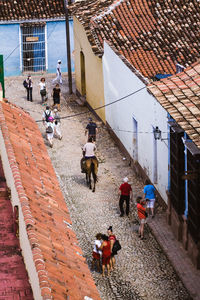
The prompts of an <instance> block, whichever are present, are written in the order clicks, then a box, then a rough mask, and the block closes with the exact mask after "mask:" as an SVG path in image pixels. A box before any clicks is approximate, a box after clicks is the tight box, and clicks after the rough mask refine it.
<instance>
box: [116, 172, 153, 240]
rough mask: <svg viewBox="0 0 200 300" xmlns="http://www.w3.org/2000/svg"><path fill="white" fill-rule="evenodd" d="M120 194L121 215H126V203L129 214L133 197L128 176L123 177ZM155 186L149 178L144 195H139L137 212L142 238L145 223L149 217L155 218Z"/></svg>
mask: <svg viewBox="0 0 200 300" xmlns="http://www.w3.org/2000/svg"><path fill="white" fill-rule="evenodd" d="M118 194H119V195H120V198H119V208H120V212H121V214H120V217H123V216H124V203H125V204H126V215H127V216H128V215H129V207H130V200H131V199H132V198H133V193H132V188H131V185H130V184H129V183H128V178H127V177H125V178H124V179H123V183H122V184H121V185H120V187H119V192H118ZM155 201H156V197H155V187H154V186H153V185H152V184H151V183H150V181H149V180H146V181H145V187H144V197H141V196H138V197H137V199H136V202H137V213H138V218H139V221H140V226H139V231H138V235H139V237H140V238H141V239H144V224H145V223H146V221H147V217H148V216H150V215H151V217H152V218H154V216H155V215H154V206H155Z"/></svg>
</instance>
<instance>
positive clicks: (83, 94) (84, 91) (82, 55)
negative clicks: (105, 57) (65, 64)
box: [80, 51, 86, 96]
mask: <svg viewBox="0 0 200 300" xmlns="http://www.w3.org/2000/svg"><path fill="white" fill-rule="evenodd" d="M80 62H81V95H82V96H85V95H86V82H85V56H84V54H83V52H82V51H81V52H80Z"/></svg>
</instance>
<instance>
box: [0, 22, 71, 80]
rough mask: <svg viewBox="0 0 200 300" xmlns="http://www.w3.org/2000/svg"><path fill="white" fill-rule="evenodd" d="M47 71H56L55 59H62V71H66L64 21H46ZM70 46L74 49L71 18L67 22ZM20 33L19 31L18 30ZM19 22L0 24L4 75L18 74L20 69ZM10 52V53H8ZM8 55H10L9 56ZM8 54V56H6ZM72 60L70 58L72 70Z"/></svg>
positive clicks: (0, 52)
mask: <svg viewBox="0 0 200 300" xmlns="http://www.w3.org/2000/svg"><path fill="white" fill-rule="evenodd" d="M46 27H47V28H46V29H47V30H46V32H47V36H46V40H47V60H48V64H47V65H48V70H47V72H48V73H56V66H57V60H58V59H61V60H62V71H63V72H67V51H66V31H65V21H64V20H63V21H50V22H47V23H46ZM69 28H70V47H71V52H73V50H74V39H73V20H70V22H69ZM20 33H21V32H20ZM20 33H19V24H8V25H4V24H0V41H1V42H0V54H3V56H4V61H5V63H4V75H5V76H6V77H7V76H18V75H21V70H20V39H19V34H20ZM12 51H13V53H12ZM11 53H12V54H11ZM10 54H11V55H10ZM9 55H10V56H9ZM8 56H9V57H8ZM73 71H74V62H73V59H72V72H73Z"/></svg>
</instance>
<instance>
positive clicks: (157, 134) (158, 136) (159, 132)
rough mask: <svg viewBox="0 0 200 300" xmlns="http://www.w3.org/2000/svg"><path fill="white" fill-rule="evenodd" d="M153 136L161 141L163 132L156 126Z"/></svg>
mask: <svg viewBox="0 0 200 300" xmlns="http://www.w3.org/2000/svg"><path fill="white" fill-rule="evenodd" d="M153 134H154V139H155V140H160V139H161V130H160V129H159V128H158V126H156V128H155V129H154V131H153Z"/></svg>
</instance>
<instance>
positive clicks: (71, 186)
mask: <svg viewBox="0 0 200 300" xmlns="http://www.w3.org/2000/svg"><path fill="white" fill-rule="evenodd" d="M54 77H55V75H48V76H46V81H47V87H48V88H49V91H50V90H51V89H52V85H51V81H52V78H54ZM23 80H24V78H23V77H10V78H8V79H6V82H5V83H6V97H7V98H8V100H9V101H10V102H12V103H15V104H16V105H18V106H20V107H23V108H24V109H25V110H26V111H28V112H29V113H30V114H31V115H32V117H33V118H34V119H35V120H41V118H42V111H43V107H42V106H41V104H40V95H39V86H38V84H39V80H40V77H39V76H34V77H33V82H34V85H33V102H32V103H30V102H27V101H26V91H25V89H24V87H23V85H22V82H23ZM66 85H67V81H66V79H65V78H64V84H63V87H62V94H63V99H61V113H60V115H61V117H63V116H69V115H73V114H76V113H80V112H84V111H85V112H87V111H88V110H87V108H86V107H80V106H79V105H78V104H77V103H76V101H75V95H72V96H70V97H67V96H66V95H67V90H66ZM74 90H75V89H74ZM49 96H50V92H49ZM49 104H52V99H51V98H50V97H49ZM91 115H92V114H91V113H86V114H84V115H79V116H76V117H72V118H68V119H63V120H61V129H62V133H63V139H62V140H61V141H60V140H58V139H55V140H54V146H53V148H50V147H49V146H48V144H47V142H46V140H45V143H46V145H47V148H48V153H49V156H50V157H51V160H52V163H53V166H54V168H55V171H56V173H57V176H58V179H59V182H60V186H61V189H62V191H63V194H64V197H65V200H66V204H67V206H68V209H69V211H70V215H71V219H72V222H73V229H74V231H75V232H76V235H77V238H78V239H79V243H80V246H81V248H82V250H83V252H84V255H85V257H86V259H87V262H88V265H89V267H91V261H92V249H93V242H94V239H95V235H96V234H97V233H98V232H101V233H107V228H108V227H109V226H110V225H112V226H113V230H114V234H115V235H116V236H117V238H118V239H119V240H120V243H121V245H122V250H121V251H120V252H119V254H118V255H117V258H116V260H117V262H116V269H115V270H114V271H113V272H112V273H111V275H110V276H109V277H107V276H106V277H105V278H102V276H101V274H99V273H98V272H96V271H92V275H93V277H94V280H95V282H96V285H97V288H98V290H99V293H100V296H101V298H102V300H115V299H121V300H132V299H133V300H137V299H138V300H139V299H144V300H174V299H177V300H189V299H191V298H190V296H189V294H188V292H187V290H186V289H185V287H184V286H183V284H182V282H181V280H180V279H179V278H178V276H177V274H176V272H175V271H174V269H173V267H172V265H171V263H170V262H169V261H168V259H167V257H166V255H165V254H164V253H163V251H162V249H161V248H160V246H159V244H158V243H157V241H156V240H155V238H154V236H153V235H152V233H151V231H150V229H149V228H148V227H147V228H146V231H145V237H146V239H145V240H140V239H139V238H138V236H137V229H138V224H139V222H138V219H137V215H136V209H135V208H136V205H135V199H136V197H137V196H138V195H142V190H143V185H142V183H141V182H140V181H139V180H138V179H137V178H136V177H135V176H134V174H133V171H132V169H131V168H130V166H129V161H127V160H124V159H123V156H122V154H121V153H120V151H119V149H118V148H117V146H116V145H115V144H114V142H113V140H112V139H111V137H110V136H109V134H108V132H107V130H106V128H105V126H104V125H103V124H102V123H101V122H100V121H97V124H98V126H99V134H98V136H97V150H98V151H97V157H98V159H99V162H100V164H99V172H98V183H97V186H96V192H95V193H92V192H91V190H89V189H88V187H87V186H86V182H85V176H84V174H81V172H80V158H81V155H82V151H81V147H82V146H83V145H84V143H85V142H86V138H85V136H84V131H85V126H86V124H87V122H88V117H89V116H91ZM38 125H39V127H40V129H41V132H42V134H43V136H45V130H44V127H43V124H42V123H41V122H39V123H38ZM125 176H128V178H129V181H130V183H131V185H132V189H133V198H134V201H133V203H131V215H130V216H129V217H123V218H119V207H118V196H117V192H118V187H119V185H120V184H121V182H122V178H123V177H125ZM157 211H159V212H161V208H160V207H158V208H157Z"/></svg>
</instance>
